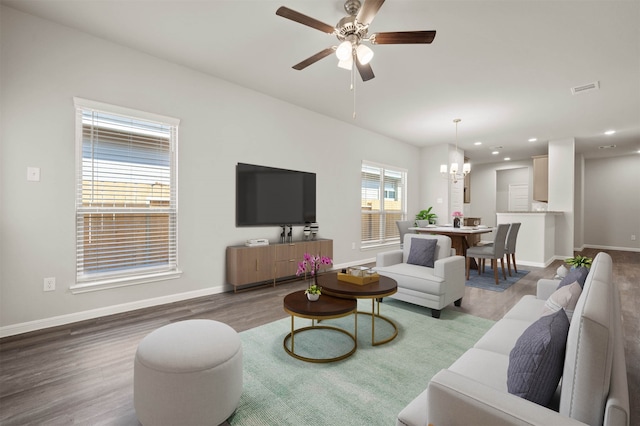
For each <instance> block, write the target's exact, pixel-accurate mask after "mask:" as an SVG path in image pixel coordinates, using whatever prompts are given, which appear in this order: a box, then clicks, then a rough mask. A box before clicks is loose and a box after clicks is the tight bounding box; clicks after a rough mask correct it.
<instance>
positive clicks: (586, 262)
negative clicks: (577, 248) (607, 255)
mask: <svg viewBox="0 0 640 426" xmlns="http://www.w3.org/2000/svg"><path fill="white" fill-rule="evenodd" d="M592 261H593V259H592V258H590V257H587V256H580V255H576V256H575V257H570V258H568V259H565V263H566V264H568V265H571V266H572V267H574V268H580V267H585V268H590V267H591V262H592Z"/></svg>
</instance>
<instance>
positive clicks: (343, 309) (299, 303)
mask: <svg viewBox="0 0 640 426" xmlns="http://www.w3.org/2000/svg"><path fill="white" fill-rule="evenodd" d="M356 308H357V302H356V301H355V300H354V299H342V298H339V297H333V296H330V295H328V294H321V295H320V298H319V299H318V300H316V301H315V302H310V301H309V300H308V299H307V295H306V294H304V290H300V291H296V292H293V293H290V294H287V295H286V296H285V297H284V310H285V311H286V312H287V313H289V314H291V315H295V316H298V317H302V318H310V319H322V318H324V319H329V318H338V317H341V316H345V315H348V314H350V313H352V312H354V311H355V310H356Z"/></svg>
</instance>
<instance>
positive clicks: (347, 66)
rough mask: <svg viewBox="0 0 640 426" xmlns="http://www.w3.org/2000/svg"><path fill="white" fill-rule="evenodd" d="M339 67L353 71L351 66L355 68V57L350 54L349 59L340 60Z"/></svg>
mask: <svg viewBox="0 0 640 426" xmlns="http://www.w3.org/2000/svg"><path fill="white" fill-rule="evenodd" d="M338 67H339V68H342V69H345V70H349V71H351V68H353V57H351V56H349V57H348V58H347V59H341V60H340V61H338Z"/></svg>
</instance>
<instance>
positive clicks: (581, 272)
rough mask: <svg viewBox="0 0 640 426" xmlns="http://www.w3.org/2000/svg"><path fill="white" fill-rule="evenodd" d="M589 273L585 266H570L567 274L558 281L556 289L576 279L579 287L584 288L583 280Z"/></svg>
mask: <svg viewBox="0 0 640 426" xmlns="http://www.w3.org/2000/svg"><path fill="white" fill-rule="evenodd" d="M588 274H589V269H588V268H587V267H585V266H581V267H579V268H571V269H570V270H569V272H568V273H567V275H566V276H565V277H564V278H563V279H562V280H561V281H560V284H558V287H557V288H556V290H557V289H558V288H560V287H564V286H565V285H569V284H572V283H573V282H574V281H578V284H580V287H582V288H584V282H585V281H586V280H587V275H588Z"/></svg>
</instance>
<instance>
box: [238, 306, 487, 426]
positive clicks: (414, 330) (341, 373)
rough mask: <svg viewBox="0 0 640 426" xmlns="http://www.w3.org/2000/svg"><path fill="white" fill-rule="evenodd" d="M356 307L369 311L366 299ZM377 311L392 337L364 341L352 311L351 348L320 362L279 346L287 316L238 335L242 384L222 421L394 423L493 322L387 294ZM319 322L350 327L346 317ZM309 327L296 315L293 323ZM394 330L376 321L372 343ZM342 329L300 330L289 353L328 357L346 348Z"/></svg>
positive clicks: (361, 323) (364, 320) (365, 320)
mask: <svg viewBox="0 0 640 426" xmlns="http://www.w3.org/2000/svg"><path fill="white" fill-rule="evenodd" d="M358 309H359V310H361V311H368V312H370V311H371V302H370V301H360V302H359V305H358ZM380 313H381V314H382V315H384V316H386V317H388V318H390V319H392V320H393V321H394V322H395V323H396V324H397V326H398V331H399V332H398V336H397V337H396V338H395V339H394V340H393V341H391V342H390V343H387V344H385V345H381V346H371V316H369V315H358V349H357V351H356V353H355V354H354V355H352V356H351V357H349V358H347V359H345V360H342V361H338V362H334V363H325V364H316V363H309V362H304V361H300V360H297V359H295V358H293V357H291V356H289V355H288V354H287V353H286V352H285V351H284V348H283V345H282V342H283V339H284V337H285V336H286V335H287V334H288V333H289V332H290V330H291V320H290V318H285V319H282V320H279V321H275V322H272V323H269V324H266V325H263V326H261V327H256V328H254V329H251V330H247V331H244V332H242V333H240V337H241V339H242V347H243V355H244V357H243V363H244V390H243V394H242V398H241V400H240V404H239V406H238V408H237V410H236V412H235V413H234V415H233V416H232V417H231V418H230V419H229V423H230V424H231V425H269V426H271V425H309V426H311V425H332V426H334V425H368V426H371V425H387V426H388V425H393V424H395V421H396V416H397V414H398V413H399V412H400V411H401V410H402V409H403V408H404V407H405V406H406V405H407V404H408V403H409V402H411V401H412V400H413V399H414V398H415V397H416V396H417V395H418V394H420V393H421V392H422V391H423V390H424V389H425V388H426V387H427V384H428V382H429V380H430V379H431V377H433V376H434V375H435V374H436V373H437V372H438V371H440V370H441V369H443V368H447V367H448V366H449V365H451V364H452V363H453V361H455V360H456V359H457V358H458V357H459V356H460V355H462V354H463V353H464V352H465V351H466V350H467V349H468V348H470V347H471V346H473V344H474V343H475V342H476V341H477V340H478V339H479V338H480V337H481V336H482V335H483V334H484V333H485V332H486V331H487V330H488V329H489V328H490V327H491V326H492V325H493V323H494V322H493V321H490V320H485V319H482V318H478V317H474V316H471V315H467V314H462V313H459V312H455V311H452V310H450V309H444V310H443V311H442V316H441V318H440V319H434V318H432V317H431V310H429V309H427V308H421V307H418V306H414V305H411V304H408V303H404V302H400V301H397V300H392V299H385V301H384V303H382V304H381V312H380ZM322 324H323V325H329V324H330V325H334V326H339V327H341V328H344V329H346V330H349V331H350V332H353V329H354V317H353V315H350V316H348V317H345V318H339V319H335V320H330V321H323V322H322ZM308 325H310V321H309V320H304V319H300V318H296V320H295V326H296V329H297V328H300V327H304V326H308ZM392 332H393V330H392V327H391V326H390V325H388V324H387V323H386V322H384V321H382V320H377V321H376V341H378V340H381V339H384V338H385V336H386V337H389V336H391V334H392ZM352 345H353V342H352V341H351V340H350V339H349V337H347V336H346V335H344V334H342V333H339V332H335V331H325V330H312V331H306V332H303V333H300V334H299V335H296V338H295V350H296V353H301V354H303V355H306V356H309V355H311V356H316V357H330V356H335V355H336V354H337V355H339V354H341V353H345V352H348V351H349V349H350V348H351V347H352Z"/></svg>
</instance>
